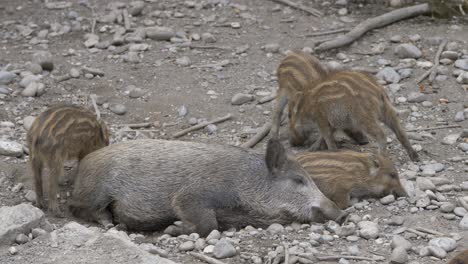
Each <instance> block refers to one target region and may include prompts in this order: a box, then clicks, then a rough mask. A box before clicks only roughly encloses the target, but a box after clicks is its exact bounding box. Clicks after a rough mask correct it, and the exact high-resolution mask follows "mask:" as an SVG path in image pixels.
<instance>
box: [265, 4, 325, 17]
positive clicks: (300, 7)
mask: <svg viewBox="0 0 468 264" xmlns="http://www.w3.org/2000/svg"><path fill="white" fill-rule="evenodd" d="M270 1H273V2H276V3H280V4H283V5H287V6H290V7H292V8H295V9H298V10H302V11H304V12H306V13H308V14H311V15H313V16H316V17H321V16H322V15H323V14H322V12H320V11H318V10H317V9H314V8H311V7H307V6H303V5H302V4H300V3H294V2H292V1H289V0H270Z"/></svg>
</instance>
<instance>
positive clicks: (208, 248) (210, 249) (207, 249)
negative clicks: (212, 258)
mask: <svg viewBox="0 0 468 264" xmlns="http://www.w3.org/2000/svg"><path fill="white" fill-rule="evenodd" d="M213 250H214V245H208V246H206V247H205V248H204V249H203V253H205V254H212V253H213Z"/></svg>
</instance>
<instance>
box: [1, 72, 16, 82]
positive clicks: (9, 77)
mask: <svg viewBox="0 0 468 264" xmlns="http://www.w3.org/2000/svg"><path fill="white" fill-rule="evenodd" d="M15 77H16V74H14V73H12V72H8V71H0V84H9V83H11V82H12V81H13V80H14V79H15Z"/></svg>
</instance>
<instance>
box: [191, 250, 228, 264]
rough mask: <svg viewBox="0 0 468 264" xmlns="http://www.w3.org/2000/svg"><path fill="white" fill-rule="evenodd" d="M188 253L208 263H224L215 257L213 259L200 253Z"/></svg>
mask: <svg viewBox="0 0 468 264" xmlns="http://www.w3.org/2000/svg"><path fill="white" fill-rule="evenodd" d="M189 255H190V256H192V257H194V258H197V259H199V260H202V261H205V262H206V263H209V264H226V263H224V262H222V261H219V260H217V259H214V258H212V257H208V256H206V255H203V254H200V253H195V252H189Z"/></svg>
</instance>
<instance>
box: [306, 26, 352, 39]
mask: <svg viewBox="0 0 468 264" xmlns="http://www.w3.org/2000/svg"><path fill="white" fill-rule="evenodd" d="M344 32H349V28H339V29H332V30H327V31H321V32H314V33H309V34H305V36H306V37H319V36H325V35H331V34H338V33H344Z"/></svg>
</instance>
